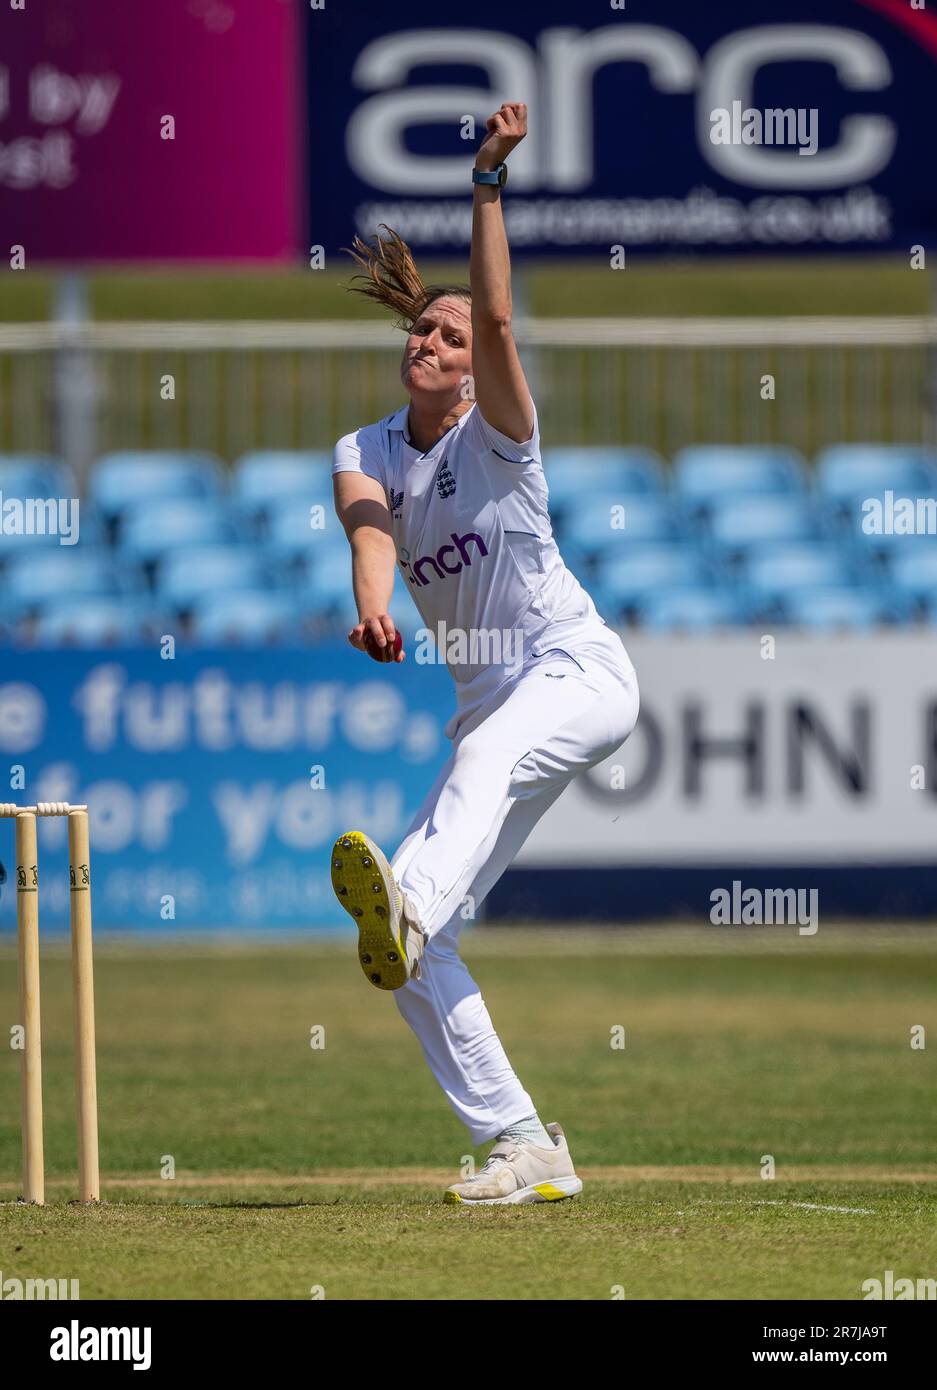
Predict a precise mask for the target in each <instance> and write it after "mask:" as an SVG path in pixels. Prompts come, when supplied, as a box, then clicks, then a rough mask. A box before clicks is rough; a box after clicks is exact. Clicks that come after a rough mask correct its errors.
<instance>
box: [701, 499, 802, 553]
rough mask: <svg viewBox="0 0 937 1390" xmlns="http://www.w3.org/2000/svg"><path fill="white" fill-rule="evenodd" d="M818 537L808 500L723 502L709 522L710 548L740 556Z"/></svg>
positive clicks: (717, 506) (735, 500)
mask: <svg viewBox="0 0 937 1390" xmlns="http://www.w3.org/2000/svg"><path fill="white" fill-rule="evenodd" d="M819 534H820V528H819V526H818V523H817V520H816V517H815V515H814V512H813V508H812V506H811V503H810V501H809V500H808V499H807V498H805V497H800V496H794V497H789V496H785V495H783V494H782V495H772V496H768V497H764V496H757V495H756V496H753V497H733V498H725V499H722V500H720V501H719V502H718V504H716V505H715V506H714V508H713V511H712V513H711V515H710V519H709V537H710V540H711V542H712V545H713V548H714V549H718V550H721V551H724V552H726V553H728V554H731V555H741V554H745V553H746V552H748V551H750V550H751V549H752V548H753V547H754V546H760V545H763V544H765V543H766V542H773V541H806V540H811V539H813V538H815V537H817V536H818V535H819Z"/></svg>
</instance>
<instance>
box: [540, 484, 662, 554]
mask: <svg viewBox="0 0 937 1390" xmlns="http://www.w3.org/2000/svg"><path fill="white" fill-rule="evenodd" d="M613 508H617V509H623V513H621V512H620V511H613ZM613 516H614V517H615V519H616V528H615V529H612V518H613ZM619 516H621V519H622V520H623V522H624V525H623V527H622V528H621V529H618V525H619V524H620V523H619ZM557 531H558V535H557V542H558V544H559V545H560V547H561V549H562V548H564V547H566V546H568V547H569V549H570V551H571V552H573V551H575V552H576V553H579V554H590V553H597V552H603V553H604V552H606V551H607V552H609V554H614V553H615V552H616V550H623V549H624V548H626V547H627V546H628V545H629V543H631V542H632V541H667V540H675V539H676V538H677V537H678V536H679V535H681V533H682V524H681V521H680V518H679V517H678V516H677V514H676V513H675V511H674V508H673V505H672V503H671V502H670V501H669V499H667V498H666V497H659V496H656V495H646V496H637V497H623V496H622V494H621V493H620V492H611V491H602V492H599V493H590V494H588V495H585V496H583V497H582V498H581V499H580V500H579V501H577V502H576V504H575V506H573V507H571V508H570V509H569V513H568V515H567V517H566V520H565V522H563V523H562V524H560V525H559V526H558V528H557ZM564 553H565V550H564Z"/></svg>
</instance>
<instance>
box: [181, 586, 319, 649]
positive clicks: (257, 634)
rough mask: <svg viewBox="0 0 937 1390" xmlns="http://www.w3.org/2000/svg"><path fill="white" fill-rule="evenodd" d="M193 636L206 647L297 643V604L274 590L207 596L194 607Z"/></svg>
mask: <svg viewBox="0 0 937 1390" xmlns="http://www.w3.org/2000/svg"><path fill="white" fill-rule="evenodd" d="M192 635H193V637H194V639H195V640H196V641H197V642H202V643H204V644H205V645H209V644H211V643H228V642H238V643H248V644H249V643H252V642H257V643H262V642H276V641H285V642H288V641H295V640H298V639H299V637H300V636H301V629H300V614H299V609H298V605H297V602H296V599H295V598H294V597H293V596H292V595H291V594H288V593H282V592H276V591H273V590H263V589H259V590H258V589H243V590H228V591H227V592H225V593H221V594H208V595H205V596H204V597H202V598H200V599H198V600H197V601H196V603H195V605H194V607H193V610H192Z"/></svg>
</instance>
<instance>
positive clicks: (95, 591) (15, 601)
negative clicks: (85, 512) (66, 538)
mask: <svg viewBox="0 0 937 1390" xmlns="http://www.w3.org/2000/svg"><path fill="white" fill-rule="evenodd" d="M2 587H3V601H4V604H6V605H9V606H11V607H12V608H14V609H15V610H16V611H17V612H19V613H26V612H32V611H34V610H36V609H38V608H41V607H42V606H43V605H45V604H46V603H48V602H49V601H50V600H52V601H54V600H56V599H68V598H78V597H85V596H90V595H97V596H103V595H109V594H114V593H116V591H117V590H118V589H119V588H124V587H126V585H125V581H124V577H123V576H122V575H120V573H119V571H118V570H117V569H116V568H115V566H114V563H113V560H112V558H111V556H110V555H109V554H108V553H107V552H106V551H104V550H94V549H85V548H84V547H81V546H55V547H54V548H48V549H44V550H41V551H38V552H37V553H35V554H33V555H27V554H24V553H23V552H19V553H18V554H16V555H14V556H12V557H11V558H10V560H9V561H8V562H7V564H6V566H5V568H4V572H3V585H2Z"/></svg>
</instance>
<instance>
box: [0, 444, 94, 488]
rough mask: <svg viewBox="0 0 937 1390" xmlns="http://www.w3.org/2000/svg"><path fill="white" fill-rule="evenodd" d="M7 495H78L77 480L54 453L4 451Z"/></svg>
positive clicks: (0, 459)
mask: <svg viewBox="0 0 937 1390" xmlns="http://www.w3.org/2000/svg"><path fill="white" fill-rule="evenodd" d="M0 492H2V493H3V494H4V496H5V497H75V496H77V492H76V487H75V479H74V477H73V476H72V473H71V470H70V469H68V468H67V467H66V466H65V464H64V463H63V462H62V460H61V459H60V458H57V457H56V456H55V455H53V454H0Z"/></svg>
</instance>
